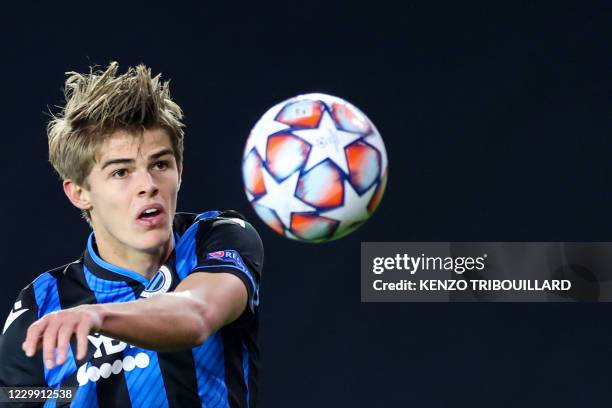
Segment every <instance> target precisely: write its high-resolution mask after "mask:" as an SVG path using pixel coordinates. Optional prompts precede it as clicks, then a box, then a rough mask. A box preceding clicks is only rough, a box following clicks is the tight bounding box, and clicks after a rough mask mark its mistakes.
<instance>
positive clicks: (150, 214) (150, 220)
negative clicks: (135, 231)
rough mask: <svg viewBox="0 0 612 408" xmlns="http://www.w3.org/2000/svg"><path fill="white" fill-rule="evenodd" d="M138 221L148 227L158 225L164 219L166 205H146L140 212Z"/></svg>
mask: <svg viewBox="0 0 612 408" xmlns="http://www.w3.org/2000/svg"><path fill="white" fill-rule="evenodd" d="M136 221H138V222H139V223H140V224H144V225H145V226H147V227H157V226H159V225H161V223H162V222H163V221H164V207H163V206H161V205H160V204H152V205H148V206H145V207H143V208H142V209H141V210H140V212H139V213H138V217H136Z"/></svg>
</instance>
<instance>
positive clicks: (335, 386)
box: [0, 1, 612, 407]
mask: <svg viewBox="0 0 612 408" xmlns="http://www.w3.org/2000/svg"><path fill="white" fill-rule="evenodd" d="M611 19H612V6H611V5H610V4H609V3H607V2H578V1H576V2H564V1H559V2H537V3H536V2H526V1H523V2H517V1H515V2H451V1H446V2H441V1H428V2H413V1H405V2H385V1H375V2H372V1H367V2H366V1H336V2H318V1H311V2H294V3H291V2H250V3H244V4H243V3H231V2H225V3H222V2H214V4H205V3H201V4H196V2H192V3H188V2H187V3H176V4H171V3H170V2H163V3H162V2H159V3H158V2H155V1H151V2H147V3H140V4H137V3H131V2H121V3H83V2H80V3H72V4H69V3H65V4H57V3H55V2H18V3H14V4H10V5H9V4H7V5H4V6H3V11H2V13H0V47H1V48H0V49H1V50H2V59H1V61H2V63H1V64H0V73H1V76H0V81H2V83H1V88H0V89H1V97H0V111H1V112H2V113H3V116H4V118H3V120H2V123H3V129H2V133H3V134H2V136H3V137H2V144H1V146H2V150H1V152H2V153H1V155H2V163H3V166H2V169H3V177H0V191H1V192H2V193H1V194H2V195H1V199H0V206H1V207H0V211H1V212H0V214H2V215H3V221H2V231H3V234H2V235H1V242H0V247H1V248H2V250H1V251H0V270H1V271H2V275H1V279H2V284H1V285H0V286H1V288H0V310H4V312H2V313H4V314H5V315H7V314H8V312H9V309H10V307H11V305H12V302H13V299H14V298H15V296H16V295H17V294H18V291H19V290H20V289H21V288H22V287H23V286H25V285H26V284H28V283H29V282H30V281H31V280H32V279H34V277H35V276H37V275H38V274H40V273H42V272H44V271H45V270H47V269H50V268H52V267H56V266H59V265H62V264H65V263H67V262H70V261H72V260H74V259H76V258H78V257H79V256H80V254H81V252H82V251H83V249H84V246H85V240H86V236H87V234H88V227H87V225H86V224H85V222H82V221H80V219H79V213H78V211H77V210H76V209H74V208H73V207H72V206H71V205H70V204H69V202H68V201H67V199H66V198H65V197H64V195H63V192H62V190H61V188H60V182H59V180H58V178H57V176H56V175H55V174H53V172H52V168H51V166H50V165H49V164H48V163H47V145H46V134H45V124H46V121H47V119H48V117H47V115H46V112H48V110H49V109H51V110H55V108H54V106H55V105H60V104H62V100H63V96H62V86H63V82H64V79H65V75H64V72H66V71H72V70H74V71H87V70H88V68H89V66H91V65H95V64H97V65H100V66H102V67H104V66H106V64H108V62H110V61H112V60H117V61H119V63H120V71H121V72H123V71H124V70H125V69H126V68H127V67H128V66H130V65H135V64H138V63H141V62H144V63H146V64H147V65H149V66H150V67H151V68H152V69H153V71H154V72H161V73H162V74H163V77H164V78H166V79H171V80H172V85H171V87H172V94H173V97H174V99H175V100H176V101H177V102H178V103H179V104H180V105H181V107H182V108H183V110H184V112H185V120H186V124H187V129H186V130H187V136H186V142H185V149H186V150H185V173H184V179H183V185H182V191H181V193H180V198H179V210H182V211H192V212H198V211H204V210H211V209H229V208H232V209H236V210H238V211H240V212H242V213H244V214H245V215H246V216H247V217H248V218H249V219H250V220H251V221H252V222H253V224H254V225H255V227H256V228H258V230H259V232H260V234H261V236H262V238H263V240H264V244H265V246H266V262H265V269H264V277H263V283H262V289H261V298H262V302H261V311H262V315H261V337H260V340H261V348H262V371H261V399H260V402H261V406H264V407H340V406H342V407H344V406H354V407H400V406H411V407H459V406H470V407H490V406H497V407H577V406H580V407H604V406H609V401H610V398H612V389H611V388H610V382H611V380H612V378H611V377H612V376H611V374H610V368H609V367H610V362H611V361H612V328H611V327H612V325H611V323H610V322H611V318H610V315H611V313H612V306H611V305H609V304H594V303H591V304H560V303H559V304H554V303H549V304H501V303H500V304H486V303H481V304H478V303H473V304H457V303H454V304H453V303H449V304H399V303H396V304H362V303H360V288H359V282H360V278H359V273H360V272H359V257H360V242H362V241H612V228H611V227H612V217H611V216H610V208H611V203H612V184H611V182H610V180H612V160H610V157H611V155H612V141H611V140H610V139H611V138H610V136H611V135H612V115H611V109H610V108H611V100H612V79H611V78H612V75H611V74H612V53H611V52H610V43H611V41H612V29H611V28H610V27H611V24H610V21H611ZM306 92H325V93H329V94H332V95H337V96H339V97H342V98H344V99H346V100H348V101H350V102H352V103H353V104H355V105H356V106H357V107H359V108H360V109H361V110H363V111H364V112H365V113H366V114H367V115H368V116H369V117H370V119H372V121H373V122H374V123H375V124H376V126H377V127H378V129H379V131H380V133H381V134H382V136H383V138H384V140H385V143H386V147H387V152H388V156H389V164H390V168H389V181H388V185H387V191H386V194H385V197H384V199H383V201H382V204H381V205H380V207H379V208H378V210H377V212H376V213H375V214H374V216H373V217H372V219H371V220H370V221H369V222H368V223H367V224H366V225H365V226H363V227H362V228H361V229H360V230H358V231H357V232H355V233H354V234H352V235H350V236H348V237H347V238H345V239H343V240H340V241H337V242H332V243H328V244H322V245H312V244H303V243H297V242H290V241H288V240H285V239H283V238H281V237H279V236H277V235H276V234H275V233H274V232H272V231H271V230H269V229H268V228H267V227H266V226H265V225H264V224H263V223H262V222H260V221H259V219H257V217H256V215H255V213H254V212H253V210H252V209H251V208H250V205H249V204H248V202H247V200H246V197H245V195H244V192H243V189H242V179H241V168H240V160H241V156H242V150H243V147H244V143H245V141H246V138H247V136H248V134H249V131H250V129H251V127H252V126H253V125H254V124H255V122H256V120H257V119H258V118H259V116H260V115H262V114H263V113H264V112H265V111H266V110H267V109H268V108H269V107H271V106H272V105H273V104H275V103H277V102H280V101H281V100H284V99H286V98H288V97H291V96H294V95H297V94H301V93H306ZM2 318H4V316H3V317H2Z"/></svg>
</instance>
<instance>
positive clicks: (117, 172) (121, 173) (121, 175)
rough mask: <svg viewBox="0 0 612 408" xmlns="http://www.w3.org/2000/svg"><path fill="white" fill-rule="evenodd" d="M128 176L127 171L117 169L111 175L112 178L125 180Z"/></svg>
mask: <svg viewBox="0 0 612 408" xmlns="http://www.w3.org/2000/svg"><path fill="white" fill-rule="evenodd" d="M125 176H127V169H117V170H115V171H113V172H112V173H111V177H115V178H124V177H125Z"/></svg>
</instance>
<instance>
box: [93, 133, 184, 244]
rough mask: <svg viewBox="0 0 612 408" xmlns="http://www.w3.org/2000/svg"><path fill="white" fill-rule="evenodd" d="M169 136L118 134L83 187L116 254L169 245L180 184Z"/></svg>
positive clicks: (97, 228) (100, 234) (99, 236)
mask: <svg viewBox="0 0 612 408" xmlns="http://www.w3.org/2000/svg"><path fill="white" fill-rule="evenodd" d="M179 166H180V165H179V164H177V163H176V159H175V157H174V152H173V150H172V145H171V143H170V137H169V136H168V134H167V133H166V131H164V130H161V129H152V130H145V131H144V133H143V137H142V138H140V137H137V136H134V135H133V134H130V133H128V132H127V131H117V132H115V133H114V134H113V135H112V136H111V137H110V138H108V139H107V140H106V141H105V142H104V143H103V145H102V146H101V148H100V150H99V152H98V154H97V156H96V163H95V165H94V167H93V169H92V170H91V173H90V174H89V176H87V183H86V184H87V185H88V188H87V189H84V192H85V194H86V195H87V196H88V199H89V203H90V205H91V208H90V215H91V221H92V225H93V228H94V232H95V234H96V240H97V241H98V242H99V243H100V241H101V240H104V244H105V245H106V246H107V247H111V248H113V250H114V251H116V252H117V253H126V252H130V251H131V250H136V251H145V252H158V251H159V250H160V249H161V248H162V247H164V246H165V245H167V244H168V242H169V240H170V239H171V236H172V235H171V234H172V220H173V218H174V214H175V212H176V198H177V194H178V190H179V185H180V172H181V168H180V167H179Z"/></svg>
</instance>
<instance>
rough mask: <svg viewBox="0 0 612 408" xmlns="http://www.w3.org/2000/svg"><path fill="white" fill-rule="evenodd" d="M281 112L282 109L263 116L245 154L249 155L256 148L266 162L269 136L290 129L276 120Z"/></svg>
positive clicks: (254, 129)
mask: <svg viewBox="0 0 612 408" xmlns="http://www.w3.org/2000/svg"><path fill="white" fill-rule="evenodd" d="M279 110H280V108H279V109H271V110H270V111H268V112H266V114H265V115H264V116H262V118H261V119H260V120H259V122H257V124H256V125H255V127H254V128H253V131H252V133H251V135H250V136H249V138H248V139H247V143H246V146H245V148H244V151H245V154H248V153H249V152H250V151H251V150H252V149H253V147H254V148H255V150H256V151H257V153H259V157H261V158H262V159H263V160H266V148H267V143H268V136H270V135H272V134H274V133H278V132H280V131H282V130H287V129H289V126H287V125H285V124H284V123H281V122H277V121H275V120H274V118H275V117H276V115H277V114H278V111H279Z"/></svg>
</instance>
